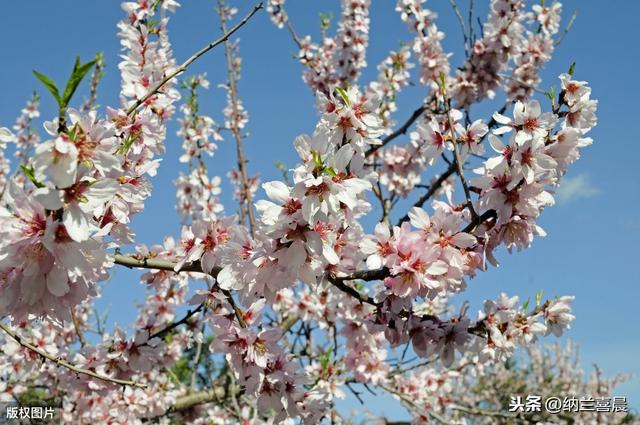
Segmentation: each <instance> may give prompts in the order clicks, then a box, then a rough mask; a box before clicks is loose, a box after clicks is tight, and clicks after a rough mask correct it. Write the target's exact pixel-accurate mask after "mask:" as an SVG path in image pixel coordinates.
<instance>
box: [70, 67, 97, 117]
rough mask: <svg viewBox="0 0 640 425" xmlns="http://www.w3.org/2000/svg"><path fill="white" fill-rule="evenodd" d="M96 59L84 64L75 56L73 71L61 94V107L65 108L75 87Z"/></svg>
mask: <svg viewBox="0 0 640 425" xmlns="http://www.w3.org/2000/svg"><path fill="white" fill-rule="evenodd" d="M95 63H96V61H95V60H92V61H91V62H87V63H85V64H81V63H80V57H79V56H78V57H76V63H75V64H74V65H73V71H72V72H71V77H69V81H67V86H66V87H65V88H64V94H63V95H62V105H61V107H62V108H66V107H67V105H68V104H69V101H70V100H71V97H72V96H73V94H74V93H75V91H76V89H77V88H78V86H79V85H80V82H81V81H82V79H83V78H84V77H85V76H86V75H87V73H88V72H89V71H90V70H91V68H93V65H95Z"/></svg>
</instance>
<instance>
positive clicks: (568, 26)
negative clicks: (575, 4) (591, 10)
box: [555, 10, 578, 47]
mask: <svg viewBox="0 0 640 425" xmlns="http://www.w3.org/2000/svg"><path fill="white" fill-rule="evenodd" d="M577 17H578V11H577V10H576V11H574V12H573V15H571V19H569V23H568V24H567V27H566V28H565V29H564V31H563V32H562V35H561V36H560V38H558V41H556V43H555V46H556V47H557V46H559V45H560V43H562V40H564V38H565V37H566V36H567V34H569V31H571V27H573V23H574V22H575V21H576V18H577Z"/></svg>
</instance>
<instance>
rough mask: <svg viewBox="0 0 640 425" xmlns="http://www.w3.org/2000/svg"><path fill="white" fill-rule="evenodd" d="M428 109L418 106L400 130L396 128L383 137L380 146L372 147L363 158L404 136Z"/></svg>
mask: <svg viewBox="0 0 640 425" xmlns="http://www.w3.org/2000/svg"><path fill="white" fill-rule="evenodd" d="M427 109H428V107H427V105H422V106H420V107H419V108H418V109H416V110H415V111H413V113H412V114H411V116H410V117H409V119H408V120H407V121H406V122H405V123H404V124H402V126H401V127H400V128H398V129H397V130H396V131H394V132H393V133H391V134H389V135H388V136H386V137H384V138H383V139H382V144H380V145H375V146H372V147H371V148H370V149H369V150H368V151H367V152H366V153H365V156H370V155H372V154H373V153H375V152H376V151H377V150H378V149H380V148H382V147H384V146H386V145H387V144H388V143H389V142H391V141H392V140H393V139H395V138H396V137H398V136H400V135H402V134H405V133H406V132H407V130H408V129H409V127H411V125H412V124H413V123H414V122H415V121H416V120H417V119H418V118H420V116H421V115H422V114H423V113H424V112H425V111H426V110H427Z"/></svg>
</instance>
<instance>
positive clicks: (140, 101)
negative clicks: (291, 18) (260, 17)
mask: <svg viewBox="0 0 640 425" xmlns="http://www.w3.org/2000/svg"><path fill="white" fill-rule="evenodd" d="M260 9H262V3H258V4H256V5H255V6H253V9H252V10H251V12H249V14H248V15H247V16H245V17H244V19H242V20H241V21H240V22H238V23H237V24H236V25H234V27H233V28H231V30H229V32H225V33H224V34H223V35H222V36H221V37H220V38H218V39H217V40H215V41H214V42H212V43H209V44H208V45H206V46H205V47H204V48H202V49H200V50H199V51H197V52H196V53H195V54H194V55H193V56H191V57H190V58H189V59H187V60H186V61H184V63H183V64H182V65H180V66H179V67H177V68H176V69H175V70H174V71H173V72H171V73H170V74H169V75H167V76H165V77H164V78H163V79H162V80H160V81H159V82H158V84H156V85H155V86H153V87H152V88H151V90H149V91H148V92H147V93H146V94H145V95H144V96H142V97H141V98H140V99H138V100H136V101H135V103H134V104H133V105H131V106H130V107H129V109H127V115H131V114H133V113H134V112H135V111H136V109H138V107H140V105H142V104H143V103H144V102H146V101H147V100H148V99H149V98H150V97H151V96H153V95H154V94H156V93H158V91H159V90H160V89H161V88H162V87H163V86H164V85H165V84H167V83H168V82H169V81H171V80H172V79H173V78H175V77H176V76H177V75H178V74H181V73H183V72H184V71H186V69H187V68H188V67H189V65H191V64H192V63H193V62H194V61H195V60H196V59H198V58H199V57H200V56H202V55H204V54H205V53H207V52H208V51H209V50H211V49H213V48H214V47H216V46H217V45H219V44H221V43H224V42H225V41H226V40H227V39H228V38H229V37H230V36H231V35H232V34H233V33H234V32H236V31H238V30H239V29H240V28H241V27H242V26H243V25H244V24H246V23H247V22H248V21H249V19H251V18H252V17H253V15H254V14H255V13H256V12H257V11H258V10H260Z"/></svg>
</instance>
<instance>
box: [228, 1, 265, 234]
mask: <svg viewBox="0 0 640 425" xmlns="http://www.w3.org/2000/svg"><path fill="white" fill-rule="evenodd" d="M218 5H219V8H220V9H219V10H222V8H223V7H224V0H218ZM259 6H260V7H262V3H261V4H260V5H259ZM256 7H258V6H256ZM256 10H257V9H254V12H253V13H255V11H256ZM220 28H221V29H222V32H223V33H226V32H227V26H226V23H225V19H224V15H223V14H222V12H221V14H220ZM224 53H225V58H226V60H227V73H228V75H229V98H230V101H231V113H232V119H230V120H229V122H230V123H231V129H230V130H231V133H232V134H233V137H234V139H235V140H236V156H237V158H238V171H239V172H240V179H241V183H242V192H243V193H242V195H244V201H245V202H246V207H247V215H248V216H249V230H250V231H251V236H255V234H254V231H255V228H256V219H255V216H254V213H253V200H252V199H251V198H252V196H251V188H250V186H249V176H248V173H247V160H246V159H245V156H244V148H243V146H242V145H243V143H242V134H241V133H240V129H239V128H238V126H237V124H236V122H235V117H236V116H237V114H238V87H237V85H236V83H237V81H238V75H236V70H235V67H234V57H233V52H232V51H231V47H230V46H229V43H228V40H226V39H225V40H224ZM241 208H242V206H241Z"/></svg>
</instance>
